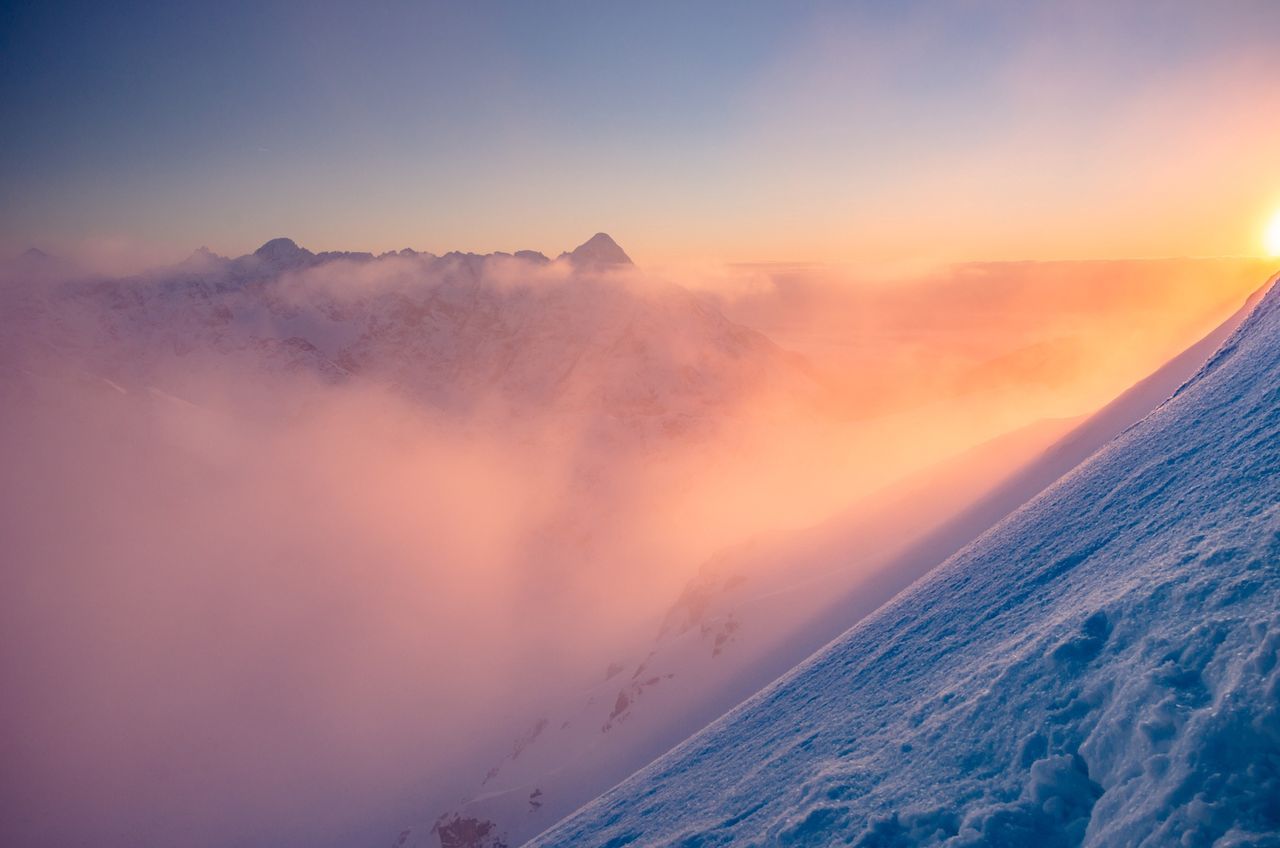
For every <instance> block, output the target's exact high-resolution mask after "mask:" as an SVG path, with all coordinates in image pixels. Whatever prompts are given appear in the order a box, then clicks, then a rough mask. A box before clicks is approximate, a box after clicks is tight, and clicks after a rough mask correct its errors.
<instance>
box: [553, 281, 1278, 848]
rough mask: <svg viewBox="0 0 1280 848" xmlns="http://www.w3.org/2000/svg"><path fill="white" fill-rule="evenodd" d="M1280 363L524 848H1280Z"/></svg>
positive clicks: (1244, 327) (1204, 388) (998, 536)
mask: <svg viewBox="0 0 1280 848" xmlns="http://www.w3.org/2000/svg"><path fill="white" fill-rule="evenodd" d="M1277 338H1280V293H1277V292H1276V291H1274V290H1273V291H1271V292H1270V293H1269V294H1268V295H1267V296H1266V297H1265V298H1264V299H1263V300H1262V301H1261V303H1260V304H1259V305H1258V307H1257V308H1256V309H1255V310H1254V311H1253V312H1252V313H1251V314H1250V315H1249V317H1248V318H1247V319H1246V320H1245V321H1244V322H1243V323H1242V324H1241V326H1240V327H1239V328H1238V329H1237V330H1236V331H1235V333H1233V334H1232V335H1231V337H1230V338H1229V339H1228V340H1227V341H1226V342H1225V343H1224V344H1223V345H1222V347H1221V348H1220V349H1219V350H1218V351H1217V352H1216V353H1215V354H1214V355H1213V356H1212V357H1211V358H1210V359H1209V361H1208V362H1207V364H1205V366H1204V367H1203V368H1202V369H1201V370H1200V371H1199V372H1198V373H1197V374H1196V375H1195V376H1194V377H1193V378H1192V379H1191V380H1189V381H1188V382H1187V383H1186V384H1185V385H1183V386H1182V387H1181V388H1180V389H1178V391H1177V392H1176V393H1175V394H1174V396H1173V397H1172V398H1170V399H1169V400H1168V401H1166V402H1165V403H1163V404H1162V405H1160V406H1159V408H1157V409H1156V410H1155V411H1154V412H1153V413H1152V414H1151V415H1150V416H1148V417H1147V418H1145V419H1144V420H1143V421H1141V422H1140V423H1138V424H1136V425H1135V426H1133V427H1132V428H1130V429H1128V430H1127V431H1126V432H1125V433H1124V434H1122V435H1121V436H1120V437H1119V438H1117V439H1115V440H1114V441H1113V442H1112V443H1111V444H1109V445H1108V446H1107V447H1106V448H1104V449H1103V450H1102V451H1100V452H1099V453H1097V454H1096V455H1094V456H1093V457H1092V458H1091V459H1089V460H1088V461H1087V462H1085V463H1084V464H1083V465H1081V466H1080V467H1079V468H1077V469H1076V470H1075V471H1073V472H1072V473H1070V474H1068V475H1067V476H1066V477H1065V478H1063V479H1062V480H1061V481H1060V482H1059V483H1057V484H1056V485H1054V486H1052V487H1051V488H1050V489H1048V490H1047V491H1046V492H1044V493H1042V494H1041V495H1040V496H1039V497H1037V498H1035V499H1034V500H1033V501H1032V502H1031V503H1029V504H1028V505H1026V506H1025V507H1023V508H1022V509H1020V510H1018V511H1017V512H1015V513H1014V514H1013V515H1012V516H1010V517H1009V518H1007V519H1006V520H1004V521H1002V522H1001V523H1000V524H998V525H997V526H996V527H994V528H993V529H992V530H990V531H989V532H987V533H986V534H984V535H983V536H982V537H981V538H980V539H978V540H977V541H975V542H974V543H973V544H972V545H970V546H968V547H967V548H965V549H964V550H963V551H961V552H960V553H958V554H957V555H956V556H954V557H952V558H951V559H950V560H948V561H947V562H946V563H945V564H943V565H942V566H941V567H939V568H938V569H936V570H935V571H933V572H932V573H931V574H929V575H928V576H927V577H925V578H924V579H922V580H921V581H919V582H918V583H917V584H915V585H914V586H913V587H911V588H910V589H908V590H907V591H905V592H904V593H902V594H901V595H899V596H898V597H897V598H896V599H894V600H893V601H892V602H891V603H889V604H887V605H886V606H884V607H882V608H881V609H880V610H878V611H877V612H876V613H874V614H873V615H871V616H870V617H868V618H867V619H866V620H864V621H863V622H862V623H861V624H860V625H858V626H856V627H855V628H854V629H852V630H851V631H849V632H848V633H847V634H845V635H844V636H842V637H841V638H840V639H838V640H837V641H836V642H834V643H832V644H831V645H829V646H828V647H827V648H825V649H824V650H823V651H821V652H820V653H819V654H817V655H815V656H814V657H812V658H811V659H810V660H808V661H806V662H805V663H804V664H802V665H801V666H799V667H797V668H796V669H795V670H794V671H792V672H791V673H790V674H788V675H787V676H786V677H784V678H783V679H781V680H780V681H778V682H777V683H776V684H774V685H772V686H771V687H769V688H768V689H766V690H765V691H763V692H761V693H759V694H758V695H756V696H755V697H753V698H752V699H751V700H749V701H748V702H746V703H745V704H743V705H742V706H741V707H739V708H738V709H736V710H734V711H733V712H732V713H730V714H729V715H727V716H725V717H724V718H723V719H721V720H720V721H718V722H717V723H715V724H714V725H712V726H711V727H710V728H708V729H707V730H706V731H704V732H703V733H701V734H699V735H698V736H695V737H693V738H692V739H690V740H688V741H687V742H685V743H684V744H682V745H681V746H679V747H678V748H676V749H675V750H674V751H672V752H671V753H669V754H668V755H666V756H665V757H663V758H662V759H660V760H658V761H657V762H655V763H654V764H652V765H651V766H649V767H648V768H646V769H644V770H643V771H641V772H639V773H638V774H636V775H634V776H633V777H632V778H631V779H629V780H628V781H626V782H625V783H623V784H622V785H620V786H619V787H617V788H615V789H614V790H612V791H611V792H609V793H607V794H606V795H604V796H602V797H601V798H600V799H598V800H596V801H595V802H593V803H591V804H590V805H588V806H587V807H585V808H583V809H582V810H580V811H579V812H578V813H577V814H575V815H574V816H572V817H571V818H569V819H568V820H566V821H564V822H562V823H561V824H559V825H557V826H556V827H554V828H552V829H551V830H550V831H548V832H547V833H545V834H543V835H542V836H541V837H539V838H538V839H535V840H534V843H533V844H537V845H548V846H550V845H565V846H568V845H574V846H582V845H608V846H611V848H616V846H622V845H628V844H637V845H641V844H642V845H681V846H695V845H697V846H711V845H728V844H760V843H764V844H782V845H831V844H851V845H863V846H871V845H929V844H947V845H954V846H958V845H979V844H984V845H1012V844H1018V845H1021V844H1028V843H1032V842H1034V843H1036V844H1040V845H1076V844H1168V843H1172V842H1177V841H1179V840H1180V841H1181V843H1182V844H1184V845H1221V846H1226V845H1264V844H1265V845H1274V844H1276V837H1275V834H1276V833H1277V832H1278V831H1280V806H1278V805H1277V801H1276V799H1277V798H1280V615H1277V613H1276V609H1277V602H1278V601H1280V485H1278V484H1277V480H1280V476H1277V475H1278V472H1280V389H1277V385H1280V345H1277V344H1276V340H1277Z"/></svg>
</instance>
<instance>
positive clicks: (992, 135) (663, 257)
mask: <svg viewBox="0 0 1280 848" xmlns="http://www.w3.org/2000/svg"><path fill="white" fill-rule="evenodd" d="M1278 35H1280V3H1275V2H1243V1H1241V0H1226V1H1225V2H1221V3H1203V2H1155V0H1151V2H1141V3H1124V2H1098V3H1087V2H1068V3H1058V4H1030V3H1022V2H1008V3H1000V2H955V3H910V2H881V3H839V4H828V3H800V2H786V3H781V2H779V3H758V2H735V3H724V4H712V3H688V2H682V3H665V2H644V3H625V4H624V3H557V2H538V3H491V2H474V3H473V2H468V3H457V4H437V3H407V2H382V3H371V4H364V3H331V2H330V3H326V2H305V3H279V2H254V3H241V2H218V3H187V2H177V0H175V1H174V2H167V3H156V4H138V3H115V4H104V3H83V4H81V3H58V2H45V3H12V2H4V3H3V6H2V8H0V69H2V70H0V104H2V109H3V117H4V119H3V125H4V130H3V132H0V247H3V248H4V249H6V250H10V251H16V250H20V249H22V248H23V247H26V246H27V245H30V244H38V245H41V246H45V247H50V248H54V249H58V248H62V249H68V250H71V249H76V248H75V246H77V245H79V246H84V245H90V246H92V245H97V246H98V247H99V248H102V249H110V248H115V249H136V250H140V251H149V250H155V251H160V252H164V251H177V252H179V253H185V252H186V251H188V250H190V249H191V248H194V247H195V246H197V245H200V244H207V245H208V246H209V247H211V248H213V249H214V250H216V251H218V252H222V253H228V254H238V253H242V252H245V251H248V250H251V249H253V248H254V247H256V246H257V245H258V244H260V243H261V242H263V241H265V240H266V239H267V238H269V237H272V236H277V235H290V236H292V237H294V238H295V239H297V240H298V241H299V242H301V243H303V244H305V245H307V246H310V247H312V248H315V249H340V248H346V249H368V250H383V249H392V248H399V247H403V246H413V247H416V248H420V249H426V250H435V251H443V250H448V249H464V250H478V251H487V250H494V249H507V250H511V249H516V248H523V247H529V248H535V249H541V250H544V251H546V252H549V253H553V252H556V251H559V250H561V249H565V248H569V247H571V246H573V245H574V244H575V243H577V242H580V241H582V240H584V239H585V238H586V237H587V236H589V235H590V234H591V233H593V232H595V231H597V230H606V231H608V232H610V233H612V234H613V235H614V236H615V237H616V238H617V239H618V240H619V241H620V242H621V243H622V244H623V246H624V247H625V248H626V249H627V250H628V251H629V252H630V253H631V254H632V255H633V256H634V257H636V258H637V260H639V261H641V262H675V261H684V260H708V259H710V260H729V261H770V260H775V261H785V260H820V261H862V260H867V261H872V260H874V261H885V260H893V261H896V260H920V259H926V260H960V259H1015V258H1018V259H1024V258H1082V257H1091V258H1113V257H1141V256H1183V255H1222V254H1232V255H1241V254H1246V255H1247V254H1258V253H1260V252H1261V251H1262V231H1263V228H1264V226H1265V223H1266V221H1267V219H1268V218H1269V217H1270V216H1271V214H1272V213H1273V212H1274V211H1276V210H1280V155H1277V151H1280V42H1278V41H1277V36H1278Z"/></svg>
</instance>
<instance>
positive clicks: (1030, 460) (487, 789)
mask: <svg viewBox="0 0 1280 848" xmlns="http://www.w3.org/2000/svg"><path fill="white" fill-rule="evenodd" d="M1260 297H1261V291H1260V292H1259V293H1258V294H1256V295H1255V296H1254V297H1253V298H1250V300H1249V302H1248V303H1246V304H1245V305H1244V306H1243V307H1242V308H1241V309H1240V310H1239V311H1238V312H1237V313H1236V314H1234V315H1233V316H1231V317H1230V318H1229V319H1228V320H1227V321H1225V322H1224V323H1223V324H1222V325H1221V326H1219V327H1218V328H1216V329H1215V330H1214V331H1213V332H1211V333H1210V334H1208V335H1207V336H1206V337H1205V338H1204V339H1202V340H1201V341H1199V342H1197V343H1196V344H1194V345H1192V346H1191V347H1190V348H1188V349H1187V350H1186V351H1184V352H1183V353H1181V354H1179V355H1178V356H1176V357H1174V358H1173V359H1172V360H1170V361H1169V362H1168V363H1166V364H1165V365H1164V366H1162V367H1161V368H1160V369H1159V370H1158V371H1156V372H1155V373H1153V374H1152V375H1150V376H1149V377H1147V378H1146V379H1144V380H1142V381H1141V382H1139V383H1138V384H1136V385H1135V386H1134V387H1132V388H1131V389H1130V390H1128V391H1126V392H1125V393H1124V394H1123V395H1121V396H1120V397H1118V398H1117V399H1116V400H1115V401H1114V402H1112V403H1110V404H1108V405H1107V406H1106V407H1104V408H1103V409H1102V410H1100V411H1099V412H1097V413H1095V414H1094V415H1092V416H1090V417H1089V418H1087V419H1086V420H1084V421H1083V422H1080V423H1078V424H1076V425H1074V426H1069V424H1068V422H1045V423H1044V424H1042V425H1040V426H1037V427H1031V428H1027V429H1026V430H1024V431H1021V432H1018V433H1014V434H1010V435H1009V436H1006V437H1004V438H1002V439H997V440H995V441H993V442H992V443H991V444H989V445H985V446H982V447H980V448H978V449H975V450H973V451H971V452H969V453H968V454H966V455H964V456H962V457H960V458H957V459H956V460H953V461H952V462H950V463H947V464H945V465H944V466H942V467H939V468H935V469H931V470H930V471H929V472H927V473H924V474H921V475H918V477H917V478H915V479H912V480H910V481H907V482H905V483H903V484H900V485H898V486H896V487H894V488H893V489H890V490H888V491H886V492H882V493H880V494H879V495H878V496H876V497H874V498H872V499H870V501H869V502H868V503H860V504H857V505H855V506H854V507H852V508H850V509H849V510H847V511H845V512H844V513H842V514H840V515H837V516H834V517H833V518H831V519H829V520H827V521H826V522H823V523H822V524H820V525H818V526H815V527H814V528H812V529H810V530H808V531H805V532H803V533H799V534H796V533H787V534H782V535H781V536H780V537H779V538H773V539H761V540H757V541H756V542H754V543H751V544H748V545H743V546H741V547H740V548H738V549H735V550H731V551H728V552H725V554H723V555H722V556H720V557H718V558H716V559H715V560H714V561H712V562H710V563H708V564H707V565H706V566H705V567H704V568H703V571H702V573H701V574H700V575H699V576H698V577H697V578H696V579H695V580H693V581H691V582H690V584H689V585H688V587H687V588H686V590H685V592H684V594H683V595H682V596H681V597H680V598H679V599H677V601H676V602H675V603H674V604H673V605H672V607H671V609H670V611H669V612H668V614H667V616H666V619H665V620H664V621H663V622H662V626H661V628H660V629H659V632H658V633H657V634H656V636H655V637H654V639H653V640H652V642H651V643H650V644H649V645H647V646H642V647H641V649H640V650H638V651H637V653H636V655H635V656H634V658H632V659H630V660H626V659H623V660H621V661H619V662H618V663H616V664H615V665H614V666H612V667H611V668H610V669H609V670H608V671H607V672H606V674H602V675H601V677H600V679H599V680H598V681H597V682H596V684H595V685H594V686H592V687H590V688H589V689H587V690H586V691H584V692H582V693H581V694H580V695H578V696H577V697H576V698H573V699H571V700H569V701H568V702H567V703H565V704H562V705H560V706H559V707H557V708H556V709H554V710H550V711H548V712H545V713H543V714H540V715H538V716H536V717H533V716H531V717H530V719H529V724H528V728H527V729H526V730H525V732H523V733H522V734H520V736H519V738H518V739H517V740H516V741H515V742H514V743H513V744H512V746H511V750H510V751H509V752H508V754H507V755H506V757H505V758H504V759H503V760H502V761H500V762H497V763H495V764H494V766H493V768H492V769H491V771H490V772H489V773H488V774H487V775H486V776H485V777H484V779H483V781H482V782H481V783H480V784H479V785H478V786H476V787H475V788H474V789H473V790H472V792H471V795H470V797H469V798H468V799H467V800H466V801H465V802H463V803H461V804H459V805H458V806H456V807H455V808H453V809H452V810H450V811H449V812H447V813H445V814H443V815H441V816H440V817H439V819H438V820H437V822H436V823H435V828H434V829H435V831H436V834H437V837H438V839H439V843H438V842H437V839H435V838H426V839H418V838H416V835H417V834H420V833H421V832H422V831H425V830H427V829H428V828H426V827H417V828H413V829H412V831H410V832H409V836H408V837H407V838H406V840H405V844H406V845H419V844H421V845H426V846H435V845H437V844H440V843H443V844H445V845H449V844H450V837H451V835H452V836H454V837H456V839H455V840H454V843H455V844H457V845H459V846H493V845H499V844H504V843H506V844H517V843H519V842H520V841H522V840H523V839H525V838H528V837H529V836H530V835H532V834H533V833H534V832H536V830H537V829H540V828H541V827H545V826H547V825H548V824H550V823H551V822H554V821H555V820H556V819H557V818H559V817H560V816H562V815H565V814H567V813H568V812H570V811H571V810H572V809H573V808H574V807H576V806H577V805H578V804H580V803H582V802H584V801H586V800H587V799H588V798H589V797H591V796H592V795H593V794H596V793H597V792H598V791H600V790H601V789H602V788H604V787H607V786H609V785H610V784H612V783H613V782H616V781H617V780H620V779H622V778H623V777H625V776H626V775H628V774H630V773H631V772H633V771H635V770H636V769H637V768H640V767H641V766H643V765H644V764H646V763H647V762H649V761H651V760H652V759H653V758H655V757H657V756H658V755H660V754H662V753H664V752H665V751H667V750H669V749H670V748H671V747H672V746H673V745H675V744H677V743H678V742H679V741H680V740H682V739H684V738H685V737H687V736H688V735H689V734H691V733H693V732H695V731H697V730H698V729H700V728H702V727H704V726H705V725H706V724H707V723H709V722H710V721H712V720H714V719H715V718H716V717H717V716H719V715H722V714H723V713H724V712H725V711H727V710H729V709H731V708H732V707H734V706H735V705H736V704H738V703H740V702H741V701H742V700H743V699H745V698H747V697H749V696H750V695H751V694H752V693H754V692H756V691H758V690H759V689H760V688H761V687H763V686H765V685H767V684H768V683H769V682H770V681H772V680H774V679H775V678H777V677H778V676H779V675H781V674H783V673H785V672H786V671H787V670H788V669H790V668H792V667H793V666H795V665H796V664H797V663H798V662H800V661H802V660H803V659H804V658H805V657H807V656H809V655H810V654H811V653H813V652H814V651H815V650H817V649H818V648H820V647H821V646H822V645H824V644H826V643H827V642H828V641H830V640H831V639H833V638H835V637H836V636H838V635H839V634H840V633H841V632H843V631H844V630H845V629H847V628H848V627H849V626H850V625H851V624H853V623H855V622H857V621H858V620H859V619H860V618H862V617H863V616H865V615H867V614H868V613H870V612H871V611H873V610H874V609H876V608H877V607H878V606H880V605H881V604H883V603H884V602H885V601H887V600H889V599H890V598H891V597H892V596H893V595H894V594H896V593H897V592H899V591H900V590H902V589H903V588H905V587H906V586H908V585H909V584H910V583H911V582H912V581H913V580H915V579H916V578H917V577H919V576H920V575H922V574H924V573H925V572H927V571H928V570H929V569H931V568H932V567H934V566H936V565H937V564H938V563H940V562H942V561H943V560H944V559H946V558H947V557H948V556H950V555H951V554H953V553H954V552H955V551H957V550H959V549H960V548H961V547H963V546H964V545H965V544H967V543H969V542H970V541H972V540H973V539H974V538H976V537H977V536H979V535H980V534H981V533H982V532H984V531H985V530H987V529H988V528H989V527H991V526H992V525H993V524H995V523H996V522H997V521H999V520H1000V519H1001V518H1003V517H1004V516H1005V515H1007V514H1009V513H1010V512H1012V511H1013V510H1014V509H1016V508H1017V507H1019V506H1021V505H1022V504H1023V503H1025V502H1027V501H1028V500H1030V499H1031V498H1033V497H1034V496H1035V495H1037V494H1038V493H1039V492H1040V491H1042V490H1043V489H1044V488H1045V487H1046V486H1049V485H1050V484H1052V483H1053V482H1054V481H1056V480H1057V479H1058V478H1059V477H1061V476H1062V475H1063V474H1064V473H1066V472H1067V471H1069V470H1070V469H1071V468H1073V467H1074V466H1076V465H1078V464H1079V463H1080V462H1082V461H1083V460H1085V459H1086V458H1087V457H1088V456H1089V455H1090V454H1092V453H1093V452H1094V451H1096V450H1097V449H1099V448H1100V447H1102V446H1103V445H1105V444H1106V443H1107V442H1108V441H1110V440H1111V439H1113V438H1115V437H1116V436H1117V435H1119V434H1120V433H1121V432H1122V431H1123V430H1124V429H1125V428H1127V427H1129V426H1131V425H1132V424H1134V423H1135V422H1137V421H1139V420H1141V419H1142V418H1143V417H1145V416H1146V415H1147V414H1148V413H1150V412H1151V411H1152V410H1153V409H1154V408H1155V407H1156V406H1157V405H1159V404H1160V403H1161V402H1162V401H1164V400H1165V399H1166V398H1168V397H1169V396H1170V395H1171V394H1172V393H1173V392H1174V391H1175V390H1176V389H1177V388H1178V387H1179V386H1180V385H1181V384H1182V383H1183V382H1185V381H1186V380H1187V379H1188V378H1190V377H1191V376H1192V375H1193V374H1194V373H1195V372H1196V371H1197V370H1198V369H1199V368H1200V366H1201V365H1203V364H1204V362H1205V361H1206V360H1207V359H1208V358H1209V356H1210V355H1211V354H1212V353H1213V352H1214V351H1215V350H1216V349H1217V348H1218V347H1219V346H1220V345H1221V344H1222V342H1223V341H1224V340H1225V339H1226V338H1227V337H1228V336H1229V335H1230V334H1231V333H1232V332H1233V331H1234V330H1235V329H1236V328H1237V327H1238V326H1239V324H1240V322H1241V321H1243V320H1244V318H1245V317H1246V316H1247V315H1248V314H1249V312H1250V311H1252V309H1253V307H1254V306H1255V305H1256V302H1257V299H1258V298H1260Z"/></svg>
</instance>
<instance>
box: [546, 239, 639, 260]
mask: <svg viewBox="0 0 1280 848" xmlns="http://www.w3.org/2000/svg"><path fill="white" fill-rule="evenodd" d="M563 257H567V258H568V259H569V260H570V261H571V262H573V263H575V264H579V265H582V264H587V265H631V264H633V263H632V261H631V257H630V256H627V254H626V251H624V250H623V249H622V248H621V247H619V246H618V243H617V242H616V241H614V240H613V238H612V237H611V236H610V235H609V234H608V233H596V234H595V235H593V236H592V237H591V238H589V239H587V240H586V241H584V242H583V243H582V244H580V245H578V246H577V247H575V248H574V249H573V250H572V251H570V252H569V253H566V254H563Z"/></svg>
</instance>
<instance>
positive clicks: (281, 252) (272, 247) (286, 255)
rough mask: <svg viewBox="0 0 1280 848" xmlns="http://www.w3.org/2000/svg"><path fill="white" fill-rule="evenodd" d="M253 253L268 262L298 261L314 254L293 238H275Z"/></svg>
mask: <svg viewBox="0 0 1280 848" xmlns="http://www.w3.org/2000/svg"><path fill="white" fill-rule="evenodd" d="M253 255H254V256H256V257H258V258H259V259H265V260H267V261H268V262H297V261H299V260H301V259H306V258H308V257H310V256H311V255H312V254H311V251H309V250H307V249H306V248H302V247H298V244H297V242H295V241H294V240H293V239H290V238H273V239H272V240H271V241H269V242H267V243H266V244H264V245H263V246H262V247H260V248H258V249H257V250H255V251H254V252H253Z"/></svg>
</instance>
